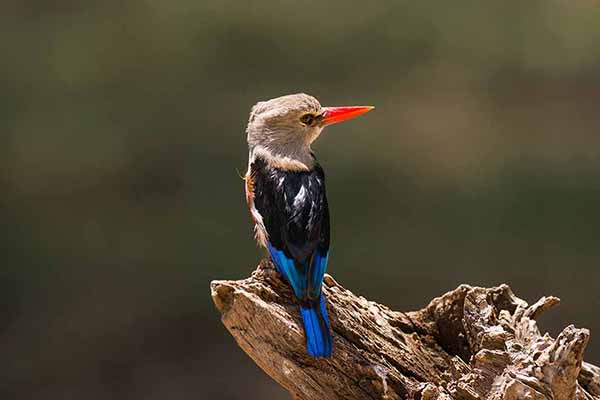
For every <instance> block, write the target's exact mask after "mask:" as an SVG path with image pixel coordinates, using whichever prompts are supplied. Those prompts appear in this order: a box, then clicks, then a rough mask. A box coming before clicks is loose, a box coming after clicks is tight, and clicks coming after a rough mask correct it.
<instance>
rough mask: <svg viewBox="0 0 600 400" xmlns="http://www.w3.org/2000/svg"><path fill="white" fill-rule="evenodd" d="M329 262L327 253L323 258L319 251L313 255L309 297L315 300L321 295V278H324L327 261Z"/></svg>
mask: <svg viewBox="0 0 600 400" xmlns="http://www.w3.org/2000/svg"><path fill="white" fill-rule="evenodd" d="M328 260H329V252H327V253H326V254H325V255H324V256H323V255H321V254H319V251H318V250H317V252H316V253H315V258H314V265H313V268H312V274H311V276H310V282H309V290H310V291H311V293H310V294H311V297H313V298H316V297H318V295H319V294H321V285H322V284H323V276H325V270H327V261H328Z"/></svg>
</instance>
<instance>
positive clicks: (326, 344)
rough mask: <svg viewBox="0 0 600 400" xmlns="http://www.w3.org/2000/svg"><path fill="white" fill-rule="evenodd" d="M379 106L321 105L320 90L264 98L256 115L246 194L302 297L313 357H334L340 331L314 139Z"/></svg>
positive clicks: (259, 227)
mask: <svg viewBox="0 0 600 400" xmlns="http://www.w3.org/2000/svg"><path fill="white" fill-rule="evenodd" d="M372 108H373V107H321V104H319V102H318V101H317V99H315V98H314V97H312V96H309V95H306V94H292V95H288V96H282V97H278V98H275V99H271V100H268V101H261V102H259V103H257V104H256V105H255V106H254V107H252V111H251V113H250V119H249V121H248V128H247V134H248V148H249V151H250V154H249V160H248V172H247V173H246V176H245V183H246V201H247V203H248V207H249V209H250V214H251V216H252V220H253V222H254V230H255V237H256V240H257V242H258V244H259V245H260V246H263V247H265V248H267V249H268V251H269V254H270V256H271V260H272V261H273V264H274V265H275V268H276V269H277V271H279V273H281V274H282V275H283V277H284V278H285V280H286V281H287V282H288V283H289V284H290V286H291V287H292V289H293V292H294V294H295V296H296V297H297V298H298V301H299V303H300V313H301V315H302V321H303V324H304V332H305V336H306V351H307V353H308V354H309V355H311V356H313V357H330V356H331V351H332V344H333V343H332V342H333V339H332V337H331V327H330V324H329V319H328V316H327V309H326V307H325V296H323V295H322V294H321V285H322V283H323V276H324V274H325V270H326V268H327V261H328V258H329V209H328V205H327V196H326V194H325V175H324V173H323V169H322V168H321V166H320V165H319V163H318V162H317V160H316V158H315V155H314V153H313V152H312V150H311V144H312V143H313V142H314V141H315V139H317V138H318V137H319V135H320V134H321V131H322V130H323V128H325V127H326V126H328V125H331V124H335V123H337V122H341V121H345V120H347V119H350V118H353V117H356V116H359V115H361V114H364V113H366V112H368V111H370V110H371V109H372Z"/></svg>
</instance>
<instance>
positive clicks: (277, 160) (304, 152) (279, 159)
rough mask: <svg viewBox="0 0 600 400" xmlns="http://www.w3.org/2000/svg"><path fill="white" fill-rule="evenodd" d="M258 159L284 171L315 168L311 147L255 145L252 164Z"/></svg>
mask: <svg viewBox="0 0 600 400" xmlns="http://www.w3.org/2000/svg"><path fill="white" fill-rule="evenodd" d="M256 158H261V159H263V160H264V161H266V162H267V164H268V165H269V166H270V167H273V168H278V169H281V170H284V171H311V170H312V169H313V168H314V166H315V157H314V155H313V153H312V151H311V149H310V145H306V146H300V147H294V148H289V147H286V146H282V147H277V146H263V145H255V146H253V147H251V148H250V160H249V161H250V163H252V162H253V161H254V160H255V159H256Z"/></svg>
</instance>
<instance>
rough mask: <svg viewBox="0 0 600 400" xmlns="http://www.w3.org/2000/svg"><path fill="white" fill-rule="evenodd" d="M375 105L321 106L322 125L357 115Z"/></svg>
mask: <svg viewBox="0 0 600 400" xmlns="http://www.w3.org/2000/svg"><path fill="white" fill-rule="evenodd" d="M374 108H375V107H372V106H353V107H323V110H324V111H325V112H324V113H323V125H324V126H327V125H331V124H337V123H338V122H342V121H346V120H347V119H350V118H354V117H358V116H359V115H363V114H365V113H368V112H369V111H371V110H372V109H374Z"/></svg>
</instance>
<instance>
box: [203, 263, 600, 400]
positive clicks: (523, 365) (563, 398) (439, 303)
mask: <svg viewBox="0 0 600 400" xmlns="http://www.w3.org/2000/svg"><path fill="white" fill-rule="evenodd" d="M211 289H212V296H213V300H214V302H215V305H216V306H217V308H218V309H219V311H220V312H221V314H222V321H223V324H224V325H225V327H226V328H227V329H228V330H229V332H230V333H231V334H232V335H233V337H234V338H235V339H236V341H237V343H238V344H239V346H240V347H241V348H242V349H243V350H244V351H245V352H246V353H247V354H248V355H249V356H250V357H251V358H252V359H253V360H254V361H255V362H256V363H257V364H258V365H259V366H260V367H261V368H262V369H263V370H264V371H265V372H266V373H267V374H269V375H270V376H271V377H272V378H273V379H275V381H277V382H278V383H279V384H280V385H281V386H283V387H284V388H286V389H287V390H288V391H289V392H290V393H291V394H292V396H293V397H294V398H295V399H301V400H312V399H314V400H317V399H318V400H324V399H325V400H326V399H415V400H435V399H439V400H451V399H456V400H459V399H460V400H483V399H485V400H517V399H530V400H551V399H552V400H573V399H574V400H584V399H588V400H589V399H592V400H593V399H598V400H600V368H598V367H595V366H593V365H591V364H587V363H584V362H583V352H584V350H585V347H586V344H587V342H588V338H589V331H588V330H587V329H578V328H575V327H573V326H568V327H566V328H565V329H564V330H563V331H562V333H561V334H560V335H559V336H558V337H557V338H556V339H553V338H552V337H550V336H549V335H548V334H545V335H541V334H540V331H539V329H538V327H537V324H536V322H535V318H536V317H537V316H538V315H540V314H541V313H542V312H544V311H546V310H547V309H549V308H550V307H552V306H554V305H556V304H558V302H559V299H558V298H556V297H543V298H541V299H540V300H539V301H537V302H536V303H535V304H533V305H531V306H529V305H528V304H527V303H526V302H525V301H523V300H521V299H519V298H518V297H516V296H515V295H514V294H513V293H512V291H511V289H510V288H509V287H508V286H507V285H501V286H498V287H495V288H480V287H471V286H468V285H461V286H459V287H458V288H457V289H455V290H453V291H451V292H448V293H446V294H444V295H443V296H441V297H438V298H435V299H433V300H432V301H431V303H430V304H429V305H428V306H427V307H425V308H424V309H422V310H419V311H415V312H397V311H392V310H390V309H389V308H388V307H386V306H384V305H381V304H377V303H374V302H372V301H368V300H366V299H365V298H364V297H361V296H356V295H355V294H353V293H352V292H350V291H349V290H347V289H345V288H343V287H342V286H341V285H340V284H338V283H337V282H336V281H335V280H334V279H333V278H332V277H331V276H329V275H327V276H326V277H325V283H324V285H323V291H324V292H325V294H326V296H327V300H328V301H327V307H328V311H329V316H330V319H331V325H332V329H333V335H334V352H333V357H332V358H331V359H314V358H311V357H309V356H307V355H306V351H305V349H304V334H303V331H302V326H301V322H300V316H299V312H298V307H297V303H296V302H295V301H294V300H293V296H292V292H291V289H290V288H289V287H288V285H287V284H286V283H285V282H284V281H282V279H281V278H280V276H279V274H278V273H277V272H276V271H275V270H274V269H273V267H272V265H271V264H270V263H269V262H268V261H263V262H262V263H261V265H260V266H259V268H258V269H257V270H256V271H255V272H254V273H253V274H252V276H251V277H250V278H248V279H244V280H240V281H214V282H212V284H211Z"/></svg>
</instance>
